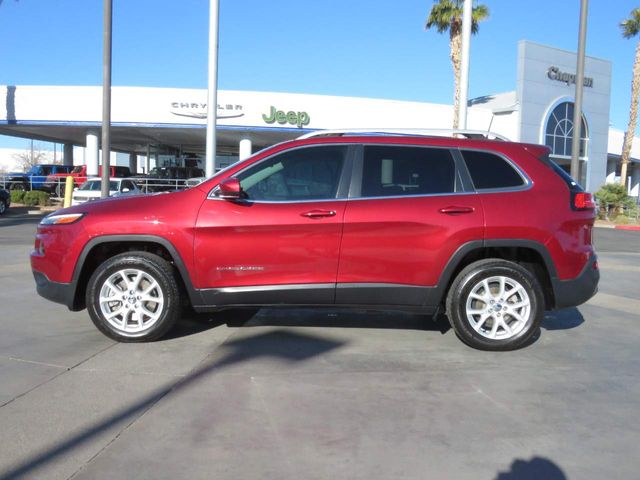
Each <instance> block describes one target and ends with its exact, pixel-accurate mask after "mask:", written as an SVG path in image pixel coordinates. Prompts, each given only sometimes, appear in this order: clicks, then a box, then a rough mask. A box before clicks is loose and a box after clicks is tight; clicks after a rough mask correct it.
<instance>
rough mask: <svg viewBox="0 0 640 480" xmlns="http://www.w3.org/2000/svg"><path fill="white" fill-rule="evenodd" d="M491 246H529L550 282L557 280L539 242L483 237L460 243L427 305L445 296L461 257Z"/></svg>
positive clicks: (547, 255) (544, 248)
mask: <svg viewBox="0 0 640 480" xmlns="http://www.w3.org/2000/svg"><path fill="white" fill-rule="evenodd" d="M491 247H519V248H529V249H531V250H534V251H535V252H537V253H539V254H540V256H541V257H542V260H543V261H544V264H545V267H546V269H547V272H548V274H549V278H550V280H551V284H552V285H555V282H556V280H557V278H558V277H557V271H556V267H555V264H554V263H553V259H552V258H551V254H550V253H549V251H548V250H547V248H546V247H545V246H544V245H543V244H541V243H540V242H536V241H535V240H528V239H521V238H499V239H485V240H472V241H470V242H467V243H465V244H463V245H461V246H460V247H459V248H458V249H457V250H456V251H455V253H454V254H453V255H452V256H451V258H450V259H449V261H448V262H447V265H446V266H445V268H444V270H443V271H442V273H441V274H440V278H439V279H438V283H437V285H436V286H435V287H433V288H432V289H430V290H429V295H428V298H427V302H426V304H427V305H439V304H440V303H442V301H443V300H444V298H445V295H446V293H447V288H448V287H449V285H450V283H451V281H452V280H453V278H452V277H453V274H454V272H455V271H456V269H457V268H458V266H459V265H460V262H462V259H463V258H464V257H465V256H467V255H468V254H469V253H471V252H473V251H474V250H479V249H482V248H491Z"/></svg>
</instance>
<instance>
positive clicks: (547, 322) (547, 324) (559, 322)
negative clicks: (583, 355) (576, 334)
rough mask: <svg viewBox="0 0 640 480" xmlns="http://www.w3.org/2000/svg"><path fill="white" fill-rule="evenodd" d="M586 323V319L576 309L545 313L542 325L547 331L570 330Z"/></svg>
mask: <svg viewBox="0 0 640 480" xmlns="http://www.w3.org/2000/svg"><path fill="white" fill-rule="evenodd" d="M583 323H584V317H583V316H582V314H581V313H580V310H578V309H577V308H575V307H572V308H565V309H562V310H556V311H553V312H545V315H544V318H543V319H542V324H541V325H540V326H541V327H542V328H544V329H545V330H570V329H572V328H576V327H579V326H580V325H582V324H583Z"/></svg>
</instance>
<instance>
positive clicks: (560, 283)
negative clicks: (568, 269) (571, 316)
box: [552, 255, 600, 309]
mask: <svg viewBox="0 0 640 480" xmlns="http://www.w3.org/2000/svg"><path fill="white" fill-rule="evenodd" d="M597 260H598V257H597V256H596V255H592V256H591V258H590V259H589V261H588V262H587V264H586V265H585V267H584V268H583V269H582V272H580V275H578V276H577V277H576V278H573V279H571V280H552V283H553V294H554V297H555V308H556V309H561V308H568V307H575V306H578V305H581V304H583V303H585V302H586V301H587V300H589V299H590V298H591V297H593V296H594V295H595V294H596V292H597V291H598V282H599V281H600V271H599V270H598V268H597V266H595V268H594V264H595V263H596V262H597Z"/></svg>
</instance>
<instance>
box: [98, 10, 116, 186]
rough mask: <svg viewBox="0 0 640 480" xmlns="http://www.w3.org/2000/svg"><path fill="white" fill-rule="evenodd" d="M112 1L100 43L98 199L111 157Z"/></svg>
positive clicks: (106, 183) (104, 19) (109, 170)
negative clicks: (100, 104)
mask: <svg viewBox="0 0 640 480" xmlns="http://www.w3.org/2000/svg"><path fill="white" fill-rule="evenodd" d="M112 3H113V0H104V18H103V42H102V45H103V46H102V176H101V177H102V182H101V183H102V185H101V188H100V197H101V198H107V197H108V196H109V173H111V169H110V168H109V163H110V159H111V158H110V157H111V27H112V22H111V11H112Z"/></svg>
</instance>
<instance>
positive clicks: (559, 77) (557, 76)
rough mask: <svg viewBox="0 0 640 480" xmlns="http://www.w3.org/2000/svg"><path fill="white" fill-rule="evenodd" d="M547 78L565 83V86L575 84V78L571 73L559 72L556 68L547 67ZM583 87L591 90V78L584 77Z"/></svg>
mask: <svg viewBox="0 0 640 480" xmlns="http://www.w3.org/2000/svg"><path fill="white" fill-rule="evenodd" d="M547 77H549V78H550V79H551V80H556V81H558V82H562V83H566V84H567V85H571V84H574V85H575V83H576V76H575V74H573V73H567V72H563V71H562V70H560V69H559V68H558V67H549V70H547ZM583 85H584V86H585V87H591V88H593V78H592V77H584V82H583Z"/></svg>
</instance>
